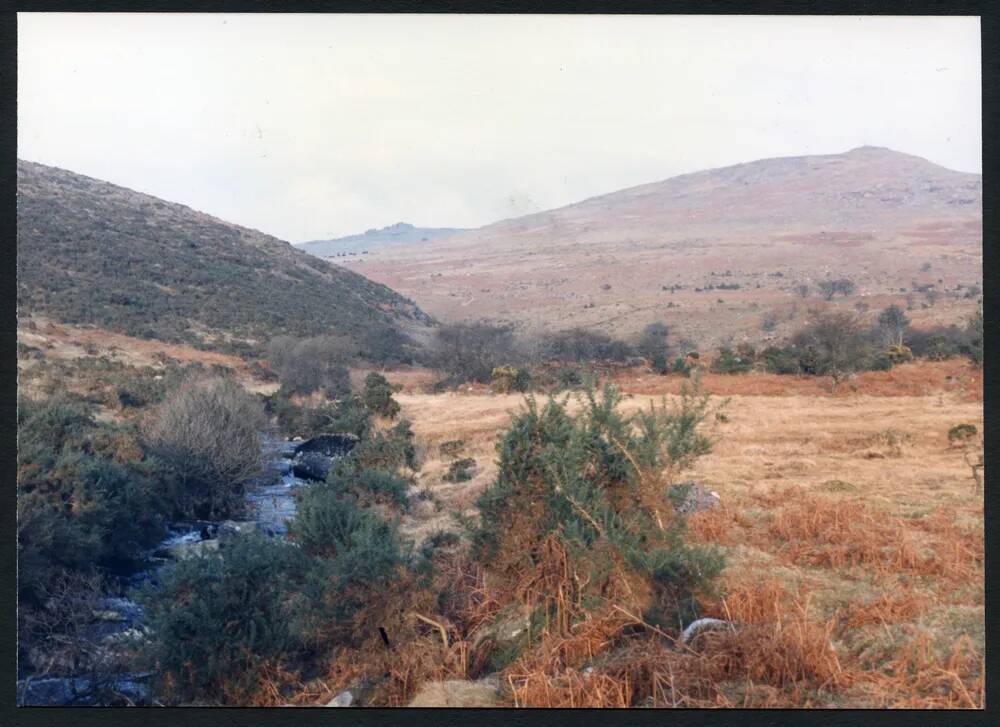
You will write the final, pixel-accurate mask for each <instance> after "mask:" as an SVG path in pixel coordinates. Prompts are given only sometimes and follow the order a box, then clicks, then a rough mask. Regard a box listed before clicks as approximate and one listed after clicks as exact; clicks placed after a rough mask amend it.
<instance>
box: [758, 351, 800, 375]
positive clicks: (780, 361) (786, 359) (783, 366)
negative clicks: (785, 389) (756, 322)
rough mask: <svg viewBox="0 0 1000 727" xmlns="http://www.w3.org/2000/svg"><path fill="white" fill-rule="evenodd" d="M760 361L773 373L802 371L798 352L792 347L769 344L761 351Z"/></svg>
mask: <svg viewBox="0 0 1000 727" xmlns="http://www.w3.org/2000/svg"><path fill="white" fill-rule="evenodd" d="M760 361H761V365H762V366H763V367H764V370H765V371H767V372H768V373H771V374H798V373H801V372H802V369H801V367H800V366H799V357H798V353H797V352H796V351H795V350H794V349H792V348H783V347H780V346H768V347H767V348H765V349H764V350H763V351H761V352H760Z"/></svg>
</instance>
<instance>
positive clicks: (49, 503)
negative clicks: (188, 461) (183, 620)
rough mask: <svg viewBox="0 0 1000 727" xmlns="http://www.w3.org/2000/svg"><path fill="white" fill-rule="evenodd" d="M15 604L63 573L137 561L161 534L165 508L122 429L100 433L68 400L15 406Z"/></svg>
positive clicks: (150, 468)
mask: <svg viewBox="0 0 1000 727" xmlns="http://www.w3.org/2000/svg"><path fill="white" fill-rule="evenodd" d="M17 420H18V422H17V423H18V432H17V438H18V451H17V547H18V558H19V563H20V568H19V581H18V588H19V591H18V593H19V597H20V598H21V599H22V600H23V601H25V602H32V600H33V599H34V598H35V596H36V595H37V594H38V593H39V592H40V590H41V589H43V588H44V587H45V585H46V584H47V583H50V582H51V580H52V579H53V578H56V577H59V575H60V574H61V573H62V572H63V571H89V570H90V569H92V568H94V567H101V566H111V565H115V564H121V563H123V562H129V561H133V560H136V559H138V558H139V557H140V555H141V553H142V550H143V549H144V548H146V547H149V546H150V545H152V544H153V543H155V542H157V541H158V540H159V539H160V538H161V537H162V535H163V533H164V531H165V523H166V520H167V516H168V514H169V512H170V509H171V507H170V503H169V502H168V501H167V499H166V498H165V497H164V495H163V493H162V490H161V489H160V488H159V487H158V482H157V480H158V472H157V469H156V466H155V463H153V462H151V461H148V460H145V459H144V458H143V457H142V452H141V450H140V449H139V447H138V445H137V442H136V439H135V435H134V433H133V432H132V431H131V429H130V428H128V427H120V426H110V425H99V424H97V423H96V422H95V421H94V420H93V419H91V418H90V416H89V413H88V412H87V410H86V408H85V407H84V406H82V405H80V404H78V403H74V402H71V401H69V400H65V399H63V400H59V399H57V400H54V401H51V402H44V403H36V402H33V401H31V400H29V399H21V400H19V402H18V412H17Z"/></svg>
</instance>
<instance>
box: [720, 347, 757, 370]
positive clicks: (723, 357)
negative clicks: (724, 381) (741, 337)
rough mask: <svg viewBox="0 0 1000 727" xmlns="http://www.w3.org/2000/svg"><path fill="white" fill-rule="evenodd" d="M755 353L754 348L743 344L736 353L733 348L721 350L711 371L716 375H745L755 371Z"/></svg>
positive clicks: (737, 348)
mask: <svg viewBox="0 0 1000 727" xmlns="http://www.w3.org/2000/svg"><path fill="white" fill-rule="evenodd" d="M754 357H755V351H754V349H753V347H752V346H749V345H747V344H745V343H741V344H740V345H739V346H737V347H736V350H735V351H734V350H733V349H731V348H727V347H723V348H720V349H719V355H718V356H716V358H715V360H714V361H713V362H712V365H711V367H710V370H711V371H712V372H713V373H716V374H745V373H747V372H748V371H753V366H754Z"/></svg>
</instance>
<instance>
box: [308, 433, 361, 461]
mask: <svg viewBox="0 0 1000 727" xmlns="http://www.w3.org/2000/svg"><path fill="white" fill-rule="evenodd" d="M357 443H358V439H357V437H353V436H351V435H349V434H321V435H320V436H318V437H313V438H312V439H307V440H306V441H304V442H302V443H301V444H300V445H298V446H297V447H296V448H295V454H296V456H297V457H298V456H299V455H305V454H321V455H323V456H324V457H343V456H344V455H345V454H347V453H348V452H350V451H351V450H352V449H354V447H355V446H356V445H357Z"/></svg>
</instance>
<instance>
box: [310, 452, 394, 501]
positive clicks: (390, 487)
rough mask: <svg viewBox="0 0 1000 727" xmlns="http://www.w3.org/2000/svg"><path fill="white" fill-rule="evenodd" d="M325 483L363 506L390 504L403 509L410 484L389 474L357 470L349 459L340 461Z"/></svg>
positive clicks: (331, 470) (370, 470)
mask: <svg viewBox="0 0 1000 727" xmlns="http://www.w3.org/2000/svg"><path fill="white" fill-rule="evenodd" d="M326 481H327V483H328V484H329V485H330V487H331V488H333V490H334V491H336V492H347V493H350V494H352V495H353V496H354V497H356V498H357V499H358V501H359V502H361V503H362V504H364V505H371V504H375V503H379V504H383V503H384V504H390V505H395V506H398V507H402V508H405V507H406V505H407V503H408V502H409V497H408V496H407V494H406V491H407V490H408V489H409V486H410V483H409V482H407V481H406V480H405V479H403V478H402V477H397V476H396V475H394V474H392V473H390V472H384V471H380V470H373V469H361V470H358V469H356V467H355V466H354V465H353V463H352V462H351V460H350V459H347V460H341V461H339V462H337V463H335V465H334V466H333V467H332V468H331V469H330V474H329V475H327V478H326Z"/></svg>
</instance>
